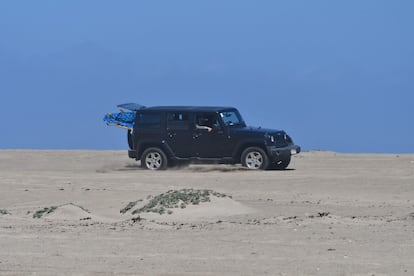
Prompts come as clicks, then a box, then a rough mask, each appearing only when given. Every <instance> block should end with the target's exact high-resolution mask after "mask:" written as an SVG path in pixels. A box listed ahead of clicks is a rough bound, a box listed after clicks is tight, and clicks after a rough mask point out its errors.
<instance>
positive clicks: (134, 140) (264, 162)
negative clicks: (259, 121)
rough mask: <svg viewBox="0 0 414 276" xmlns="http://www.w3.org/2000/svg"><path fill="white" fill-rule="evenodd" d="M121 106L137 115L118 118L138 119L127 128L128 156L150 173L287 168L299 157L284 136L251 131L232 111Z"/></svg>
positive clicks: (223, 108) (279, 132) (216, 108)
mask: <svg viewBox="0 0 414 276" xmlns="http://www.w3.org/2000/svg"><path fill="white" fill-rule="evenodd" d="M120 106H121V107H126V108H129V109H130V110H132V111H133V113H131V112H127V113H125V112H123V113H117V114H121V116H125V114H127V115H131V114H133V115H134V116H133V117H132V118H134V117H135V118H134V121H131V122H130V124H129V125H127V126H126V127H125V128H127V129H128V144H129V147H130V150H129V151H128V155H129V157H130V158H134V159H136V160H141V166H142V167H143V168H146V169H151V170H162V169H166V168H167V167H169V166H177V165H180V164H188V163H190V162H195V163H214V164H238V163H241V164H242V165H243V166H245V167H247V168H249V169H262V170H265V169H285V168H286V167H287V166H288V165H289V163H290V159H291V155H293V154H297V153H299V152H300V147H299V146H297V145H295V144H294V143H293V141H292V139H291V138H290V137H289V135H287V134H286V132H284V131H282V130H272V129H264V128H260V127H248V126H246V124H245V122H244V121H243V119H242V117H241V115H240V113H239V112H238V110H237V109H236V108H233V107H194V106H159V107H142V106H139V107H137V108H131V107H130V106H129V105H120ZM107 116H108V115H107ZM110 116H111V119H114V116H113V115H112V114H110ZM129 118H131V116H129ZM104 120H105V119H104ZM130 120H131V119H130ZM106 121H107V122H108V120H106ZM115 121H116V120H115ZM118 122H119V120H118ZM116 124H117V125H118V126H120V124H119V123H116ZM121 127H122V126H121Z"/></svg>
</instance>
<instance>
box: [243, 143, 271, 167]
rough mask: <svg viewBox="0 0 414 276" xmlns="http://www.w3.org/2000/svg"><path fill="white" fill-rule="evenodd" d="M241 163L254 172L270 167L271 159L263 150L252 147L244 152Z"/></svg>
mask: <svg viewBox="0 0 414 276" xmlns="http://www.w3.org/2000/svg"><path fill="white" fill-rule="evenodd" d="M241 163H242V165H243V166H244V167H247V168H249V169H252V170H266V169H267V167H268V166H269V157H268V156H267V154H266V153H265V151H264V150H262V149H261V148H258V147H250V148H247V149H245V150H244V151H243V153H242V155H241Z"/></svg>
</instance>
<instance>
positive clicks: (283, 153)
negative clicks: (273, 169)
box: [267, 145, 300, 161]
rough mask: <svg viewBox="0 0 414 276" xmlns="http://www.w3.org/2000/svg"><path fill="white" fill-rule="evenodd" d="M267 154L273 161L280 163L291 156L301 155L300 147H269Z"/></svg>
mask: <svg viewBox="0 0 414 276" xmlns="http://www.w3.org/2000/svg"><path fill="white" fill-rule="evenodd" d="M267 152H268V154H269V156H270V157H271V158H272V159H273V160H272V161H280V160H283V159H286V158H290V156H292V155H295V154H298V153H300V146H297V145H289V146H287V147H282V148H279V147H276V146H267Z"/></svg>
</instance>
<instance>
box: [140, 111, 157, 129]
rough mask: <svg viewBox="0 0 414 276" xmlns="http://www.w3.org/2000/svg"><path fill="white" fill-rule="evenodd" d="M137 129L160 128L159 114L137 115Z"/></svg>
mask: <svg viewBox="0 0 414 276" xmlns="http://www.w3.org/2000/svg"><path fill="white" fill-rule="evenodd" d="M137 125H138V128H150V129H156V128H161V114H159V113H144V114H138V121H137Z"/></svg>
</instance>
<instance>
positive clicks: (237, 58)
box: [0, 0, 414, 153]
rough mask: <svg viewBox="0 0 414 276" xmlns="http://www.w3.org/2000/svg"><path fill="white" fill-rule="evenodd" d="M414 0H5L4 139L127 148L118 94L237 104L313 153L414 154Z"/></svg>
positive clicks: (0, 24)
mask: <svg viewBox="0 0 414 276" xmlns="http://www.w3.org/2000/svg"><path fill="white" fill-rule="evenodd" d="M413 10H414V1H411V0H406V1H404V0H395V1H391V0H388V1H381V0H347V1H331V0H325V1H322V0H320V1H319V0H315V1H309V0H303V1H295V0H293V1H277V0H273V1H265V0H263V1H257V0H251V1H243V0H220V1H215V0H208V1H194V0H188V1H180V0H177V1H167V0H166V1H76V0H71V1H1V2H0V95H1V100H0V114H1V117H2V118H3V124H2V127H1V135H0V148H4V149H7V148H35V149H126V148H127V143H126V134H125V132H124V131H123V130H121V129H117V128H111V127H107V126H105V124H104V123H103V121H102V117H103V115H104V114H105V113H106V112H113V111H116V105H117V104H119V103H124V102H137V103H140V104H143V105H147V106H151V105H226V106H227V105H230V106H236V107H238V108H239V110H240V111H241V113H242V114H243V116H244V119H245V121H246V122H247V123H248V124H249V125H255V126H263V127H268V128H276V129H284V130H286V131H287V132H288V133H289V134H291V136H292V137H293V138H294V141H295V142H296V143H297V144H299V145H301V146H302V147H303V149H304V150H315V149H319V150H330V151H338V152H390V153H403V152H410V153H413V152H414V123H413V119H414V109H413V108H412V106H413V104H414V28H413V26H414V17H413V16H412V12H413Z"/></svg>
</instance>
